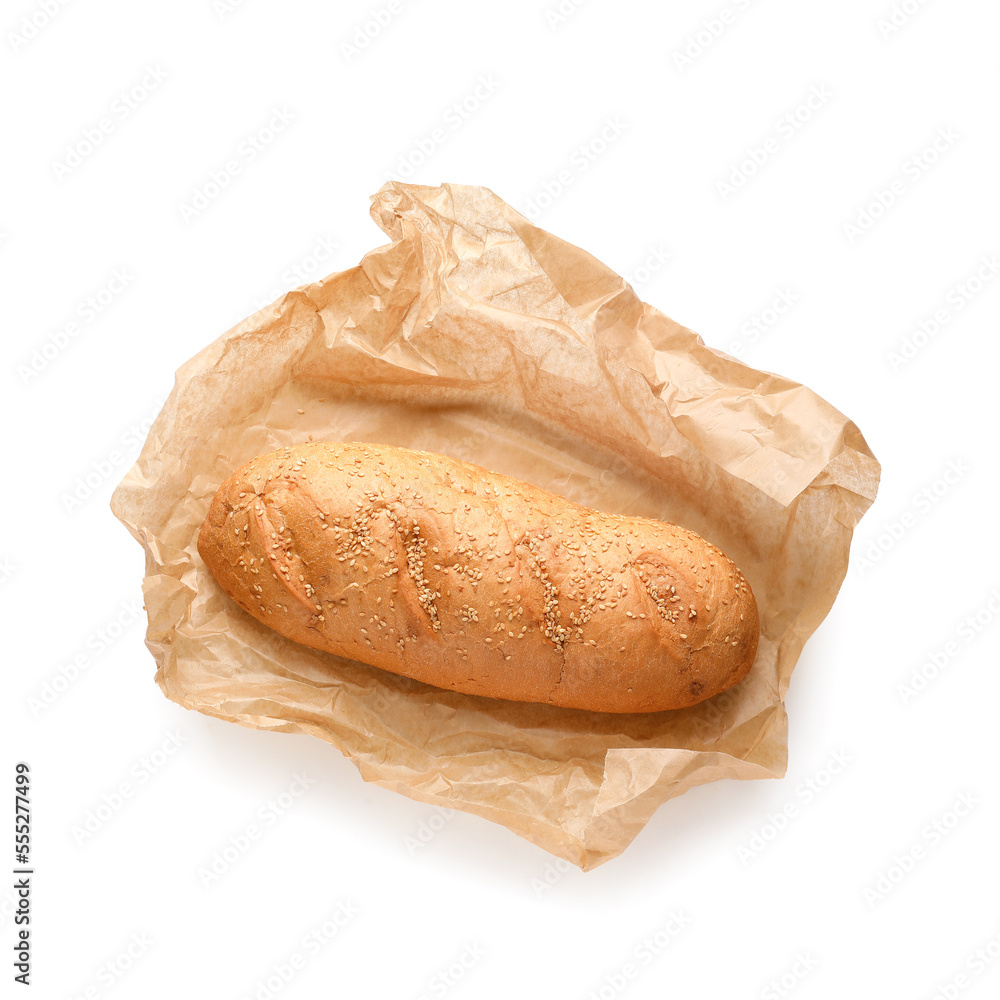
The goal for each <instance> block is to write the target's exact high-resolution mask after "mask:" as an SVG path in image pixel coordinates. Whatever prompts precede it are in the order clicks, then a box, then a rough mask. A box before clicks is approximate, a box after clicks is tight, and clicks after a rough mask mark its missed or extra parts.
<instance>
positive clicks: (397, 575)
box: [198, 442, 759, 712]
mask: <svg viewBox="0 0 1000 1000" xmlns="http://www.w3.org/2000/svg"><path fill="white" fill-rule="evenodd" d="M198 551H199V552H200V553H201V556H202V558H203V559H204V560H205V563H206V565H207V566H208V568H209V569H210V570H211V572H212V574H213V575H214V577H215V579H216V580H217V581H218V582H219V584H220V585H221V586H222V589H223V590H224V591H225V592H226V594H228V595H229V597H231V598H232V599H233V600H234V601H236V603H237V604H239V605H240V606H241V607H242V608H243V609H244V610H245V611H247V612H249V613H250V614H251V615H253V617H254V618H256V619H258V620H259V621H261V622H263V623H264V624H265V625H268V626H270V627H271V628H273V629H274V630H275V631H277V632H279V633H281V634H282V635H284V636H286V637H288V638H289V639H294V640H295V641H296V642H300V643H302V644H304V645H306V646H311V647H312V648H314V649H320V650H326V651H328V652H330V653H335V654H337V655H338V656H343V657H349V658H350V659H354V660H359V661H361V662H362V663H366V664H369V665H372V666H376V667H380V668H381V669H383V670H388V671H391V672H393V673H396V674H402V675H404V676H406V677H411V678H414V679H415V680H418V681H423V682H425V683H427V684H433V685H435V686H437V687H440V688H448V689H450V690H452V691H460V692H464V693H467V694H474V695H482V696H486V697H490V698H505V699H511V700H514V701H528V702H545V703H548V704H552V705H561V706H565V707H568V708H577V709H588V710H591V711H601V712H658V711H662V710H665V709H676V708H683V707H685V706H688V705H693V704H695V703H697V702H699V701H702V700H704V699H705V698H709V697H711V696H712V695H715V694H718V693H719V692H720V691H724V690H726V689H727V688H729V687H732V686H733V685H734V684H737V683H738V682H739V681H740V680H742V679H743V677H744V676H745V675H746V674H747V672H748V671H749V670H750V667H751V665H752V664H753V661H754V656H755V654H756V651H757V641H758V635H759V622H758V616H757V604H756V602H755V600H754V596H753V593H752V592H751V590H750V587H749V585H748V584H747V581H746V580H745V579H744V578H743V574H742V573H740V571H739V570H738V569H737V568H736V566H735V565H734V564H733V563H732V562H731V561H730V560H729V559H727V558H726V556H724V555H723V554H722V553H721V552H720V551H719V550H718V549H717V548H715V547H714V546H713V545H710V544H709V543H708V542H706V541H705V540H704V539H703V538H701V537H700V536H698V535H696V534H694V533H693V532H691V531H686V530H685V529H683V528H679V527H676V526H675V525H672V524H666V523H663V522H661V521H654V520H650V519H648V518H641V517H621V516H618V515H614V514H604V513H600V512H598V511H594V510H589V509H588V508H586V507H581V506H579V505H578V504H575V503H572V502H570V501H569V500H567V499H565V498H564V497H560V496H556V495H555V494H552V493H548V492H546V491H545V490H542V489H539V488H538V487H536V486H531V485H529V484H528V483H524V482H520V481H518V480H516V479H511V478H509V477H507V476H503V475H499V474H497V473H494V472H489V471H487V470H486V469H482V468H480V467H478V466H476V465H470V464H469V463H466V462H460V461H456V460H454V459H451V458H447V457H445V456H443V455H436V454H431V453H429V452H422V451H409V450H406V449H403V448H395V447H390V446H388V445H380V444H358V443H347V444H342V443H319V442H317V443H310V444H303V445H299V446H297V447H294V448H286V449H284V450H283V451H277V452H273V453H272V454H269V455H263V456H261V457H259V458H255V459H254V460H253V461H251V462H249V463H248V464H246V465H244V466H243V467H242V468H241V469H238V470H237V471H236V472H235V473H234V474H233V475H232V477H231V478H229V479H228V480H227V481H226V482H225V483H223V484H222V486H221V487H220V488H219V491H218V492H217V493H216V495H215V498H214V500H213V501H212V505H211V509H210V510H209V513H208V517H207V519H206V521H205V524H204V526H203V527H202V529H201V533H200V535H199V537H198Z"/></svg>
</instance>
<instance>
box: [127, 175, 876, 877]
mask: <svg viewBox="0 0 1000 1000" xmlns="http://www.w3.org/2000/svg"><path fill="white" fill-rule="evenodd" d="M372 216H373V217H374V219H375V221H376V222H377V223H378V224H379V226H381V228H382V229H383V230H384V231H385V232H386V233H387V234H388V235H389V237H390V238H391V240H392V242H391V243H390V244H389V245H387V246H382V247H379V248H378V249H375V250H373V251H371V253H368V254H366V255H365V257H364V258H363V259H362V260H361V262H360V263H359V264H358V265H357V266H356V267H352V268H350V269H348V270H346V271H341V272H339V273H337V274H332V275H330V276H329V277H327V278H324V279H323V280H322V281H319V282H316V283H315V284H311V285H306V286H304V287H302V288H298V289H296V290H294V291H291V292H288V294H286V295H284V296H282V297H281V298H280V299H278V300H277V301H276V302H275V303H274V304H272V305H270V306H268V307H267V308H265V309H262V310H260V311H259V312H257V313H255V314H254V315H252V316H250V317H248V318H247V319H245V320H244V321H243V322H242V323H240V324H238V325H237V326H235V327H234V328H233V329H231V330H230V331H229V332H228V333H225V334H224V335H223V336H221V337H220V338H219V339H218V340H216V341H215V342H214V343H213V344H210V345H209V346H208V347H206V348H205V349H204V350H203V351H201V353H200V354H198V355H196V356H195V357H194V358H192V359H191V360H190V361H189V362H187V364H185V365H184V366H183V367H182V368H181V369H180V370H179V371H178V373H177V380H176V385H175V387H174V390H173V391H172V392H171V394H170V397H169V398H168V400H167V402H166V404H165V405H164V407H163V410H162V411H161V413H160V414H159V416H158V418H157V420H156V422H155V423H154V425H153V427H152V429H151V430H150V432H149V437H148V439H147V441H146V443H145V446H144V448H143V450H142V453H141V455H140V457H139V459H138V461H137V462H136V464H135V466H134V467H133V468H132V469H131V470H130V471H129V473H128V475H127V476H126V477H125V479H124V480H123V481H122V483H121V484H120V485H119V487H118V489H117V490H116V492H115V494H114V497H113V498H112V509H113V510H114V513H115V514H116V515H117V516H118V517H119V518H120V519H121V520H122V521H123V522H124V523H125V525H126V526H127V527H128V529H129V530H130V531H131V533H132V534H133V535H134V536H135V537H136V538H137V539H138V540H139V542H141V544H142V546H143V548H144V549H145V551H146V575H145V579H144V580H143V593H144V595H145V603H146V608H147V611H148V615H149V628H148V631H147V638H146V643H147V645H148V647H149V649H150V651H151V652H152V653H153V656H154V658H155V660H156V664H157V671H156V682H157V683H158V684H159V685H160V687H161V689H162V690H163V692H164V694H166V695H167V697H168V698H171V699H172V700H174V701H176V702H178V703H179V704H181V705H183V706H185V707H186V708H191V709H196V710H197V711H199V712H204V713H206V714H208V715H213V716H217V717H219V718H222V719H229V720H230V721H233V722H238V723H240V724H242V725H246V726H253V727H256V728H260V729H274V730H280V731H282V732H301V733H312V734H313V735H315V736H318V737H319V738H320V739H323V740H326V741H327V742H329V743H332V744H333V745H334V746H335V747H337V749H338V750H340V751H341V752H342V753H343V754H345V755H346V756H348V757H349V758H350V759H351V760H352V761H353V762H354V763H355V765H356V766H357V768H358V770H359V771H360V772H361V775H362V777H363V778H364V779H365V780H366V781H373V782H376V783H377V784H379V785H383V786H385V787H387V788H391V789H394V790H396V791H398V792H401V793H402V794H404V795H408V796H410V797H411V798H414V799H419V800H421V801H423V802H428V803H434V804H437V805H440V806H444V807H449V808H454V809H463V810H466V811H467V812H472V813H475V814H477V815H479V816H484V817H486V818H487V819H490V820H493V821H494V822H496V823H501V824H503V825H504V826H506V827H508V828H509V829H510V830H513V831H514V832H515V833H516V834H519V835H520V836H522V837H525V838H527V839H528V840H530V841H532V842H533V843H535V844H537V845H538V846H540V847H542V848H544V849H545V850H547V851H549V852H551V853H552V854H554V855H557V856H558V857H560V858H565V859H566V860H568V861H570V862H572V863H574V864H576V865H579V866H580V867H581V868H584V869H590V868H593V867H595V866H597V865H599V864H601V863H602V862H604V861H607V860H608V859H609V858H613V857H615V856H616V855H618V854H619V853H621V852H622V851H623V850H624V849H625V847H626V846H627V845H628V844H629V843H630V842H631V841H632V839H633V838H634V837H635V836H636V834H637V833H638V832H639V831H640V830H641V829H642V827H643V826H644V825H645V824H646V822H647V821H648V820H649V818H650V816H651V815H652V814H653V812H654V811H655V810H656V809H657V808H658V807H659V806H660V805H661V804H662V803H663V802H664V801H666V800H667V799H669V798H672V797H673V796H676V795H680V794H681V793H682V792H685V791H686V790H687V789H689V788H691V787H693V786H694V785H698V784H702V783H704V782H709V781H715V780H717V779H719V778H773V777H780V776H781V775H782V774H783V773H784V770H785V766H786V755H787V754H786V751H787V738H786V716H785V709H784V706H783V703H782V698H783V695H784V693H785V690H786V688H787V686H788V682H789V678H790V676H791V673H792V668H793V667H794V665H795V661H796V659H797V658H798V656H799V653H800V651H801V650H802V646H803V644H804V643H805V641H806V639H807V638H808V637H809V635H810V634H811V633H812V632H813V631H814V630H815V629H816V627H817V626H818V625H819V623H820V622H821V621H822V620H823V618H824V616H825V615H826V613H827V612H828V611H829V609H830V606H831V605H832V603H833V600H834V598H835V596H836V594H837V591H838V589H839V587H840V584H841V582H842V580H843V578H844V574H845V572H846V570H847V561H848V549H849V546H850V541H851V534H852V532H853V529H854V528H855V526H856V525H857V523H858V520H859V519H860V518H861V516H862V514H863V513H864V512H865V510H866V509H867V508H868V507H869V505H870V504H871V502H872V501H873V500H874V498H875V492H876V489H877V485H878V477H879V465H878V463H877V461H876V460H875V458H874V457H873V455H872V453H871V451H870V450H869V449H868V447H867V445H866V444H865V441H864V438H863V437H862V436H861V433H860V432H859V431H858V429H857V427H856V426H855V425H854V424H853V423H852V422H851V421H850V420H848V419H847V418H846V417H845V416H844V415H843V414H841V413H839V412H838V411H837V410H836V409H834V407H832V406H831V405H830V404H828V403H826V402H825V401H824V400H822V399H820V398H819V397H818V396H817V395H816V394H815V393H813V392H811V391H810V390H809V389H807V388H805V387H803V386H801V385H798V384H796V383H795V382H791V381H789V380H788V379H784V378H781V377H779V376H776V375H772V374H768V373H766V372H761V371H756V370H755V369H753V368H750V367H748V366H746V365H744V364H742V363H740V362H739V361H737V360H735V359H734V358H731V357H729V356H727V355H725V354H722V353H720V352H719V351H715V350H713V349H711V348H709V347H707V346H706V345H705V344H704V343H703V342H702V340H701V338H700V337H698V336H697V335H696V334H694V333H693V332H692V331H691V330H688V329H686V328H685V327H682V326H680V325H678V324H677V323H675V322H673V320H671V319H669V318H668V317H667V316H665V315H664V314H663V313H661V312H659V311H658V310H656V309H654V308H653V307H652V306H650V305H647V304H646V303H644V302H641V301H640V300H639V299H638V297H637V296H636V295H635V293H634V292H633V290H632V288H631V287H630V286H629V285H628V284H627V283H626V282H625V280H624V279H623V278H621V277H620V276H619V275H617V274H615V273H614V272H613V271H612V270H610V269H609V268H608V267H605V266H604V265H603V264H601V263H600V261H598V260H597V259H596V258H594V257H592V256H591V255H590V254H589V253H586V252H585V251H583V250H581V249H580V248H578V247H575V246H572V245H571V244H569V243H566V242H564V241H563V240H560V239H559V238H558V237H556V236H553V235H552V234H550V233H547V232H545V231H544V230H542V229H539V228H538V227H537V226H535V225H533V224H532V223H531V222H529V221H528V220H527V219H525V218H524V217H523V216H521V215H519V214H518V213H517V212H516V211H514V210H513V209H512V208H511V207H510V206H509V205H507V204H506V203H505V202H503V201H502V200H501V199H500V198H498V197H497V196H496V195H495V194H493V193H492V192H491V191H489V190H487V189H486V188H481V187H466V186H459V185H453V184H445V185H443V186H441V187H423V186H418V185H414V184H403V183H395V182H390V183H388V184H386V185H385V186H384V187H383V188H382V189H381V190H380V191H379V192H378V194H376V195H375V196H374V197H373V199H372ZM309 439H313V440H345V441H377V442H384V443H388V444H393V445H401V446H404V447H408V448H417V449H423V450H425V451H435V452H441V453H443V454H446V455H451V456H453V457H455V458H460V459H465V460H467V461H471V462H475V463H477V464H479V465H483V466H486V467H487V468H490V469H493V470H495V471H498V472H502V473H505V474H507V475H510V476H515V477H517V478H519V479H523V480H527V481H529V482H532V483H536V484H537V485H539V486H541V487H544V488H545V489H548V490H551V491H553V492H555V493H560V494H563V495H564V496H567V497H569V498H570V499H571V500H574V501H576V502H577V503H581V504H584V505H586V506H589V507H595V508H598V509H601V510H605V511H611V512H614V513H618V514H638V515H642V516H645V517H654V518H659V519H661V520H665V521H672V522H675V523H677V524H680V525H683V526H684V527H686V528H690V529H693V530H694V531H696V532H698V533H699V534H701V535H702V536H704V537H705V538H707V539H708V540H709V541H711V542H713V543H714V544H715V545H717V546H719V547H720V548H721V549H722V550H723V551H724V552H725V553H726V554H727V555H729V557H730V558H732V559H733V560H734V561H735V562H736V564H737V565H738V566H739V567H740V568H741V569H742V571H743V573H744V574H745V576H746V577H747V579H748V580H749V581H750V584H751V586H752V587H753V591H754V594H755V595H756V598H757V602H758V604H759V607H760V615H761V640H760V647H759V650H758V653H757V660H756V663H755V664H754V667H753V670H752V671H751V673H750V675H749V677H748V678H747V679H746V680H745V681H743V683H742V684H740V685H738V686H737V687H736V688H735V689H732V690H730V691H728V692H726V693H724V694H722V695H719V696H717V697H715V698H712V699H710V700H709V701H706V702H703V703H702V704H700V705H696V706H694V707H692V708H688V709H684V710H681V711H674V712H660V713H651V714H644V715H625V716H623V715H612V714H597V713H589V712H581V711H576V710H572V709H563V708H558V707H552V706H547V705H533V704H520V703H514V702H505V701H499V700H492V699H488V698H481V697H475V696H470V695H463V694H457V693H453V692H449V691H443V690H439V689H437V688H433V687H430V686H428V685H425V684H421V683H419V682H417V681H412V680H409V679H407V678H403V677H397V676H395V675H393V674H389V673H386V672H384V671H381V670H378V669H376V668H374V667H368V666H365V665H363V664H360V663H356V662H354V661H350V660H345V659H341V658H339V657H336V656H333V655H330V654H327V653H322V652H318V651H316V650H313V649H308V648H306V647H304V646H300V645H298V644H296V643H294V642H292V641H291V640H289V639H285V638H283V637H282V636H280V635H278V634H277V633H276V632H273V631H271V630H270V629H268V628H267V627H265V626H264V625H262V624H260V623H258V622H257V621H255V620H254V619H253V618H251V617H250V616H249V615H247V614H245V613H244V612H243V611H242V610H241V609H240V608H239V607H237V606H236V604H234V603H233V602H232V601H230V600H229V599H228V598H227V597H226V596H225V595H224V594H223V593H222V591H221V590H220V588H219V586H218V585H217V584H216V582H215V580H214V578H213V577H212V576H211V574H210V573H209V572H208V570H207V569H206V567H205V566H204V564H203V563H202V561H201V559H200V557H199V556H198V552H197V549H196V538H197V534H198V530H199V528H200V526H201V524H202V521H203V520H204V518H205V515H206V513H207V511H208V506H209V502H210V500H211V498H212V496H213V494H214V493H215V491H216V489H217V488H218V486H219V485H220V484H221V483H222V482H223V481H224V480H225V479H226V478H228V476H229V475H230V474H231V473H232V472H233V471H234V470H235V469H236V468H237V467H238V466H240V465H242V464H243V463H244V462H246V461H248V460H249V459H251V458H253V457H254V456H255V455H259V454H261V453H263V452H268V451H273V450H275V449H277V448H280V447H282V446H285V445H293V444H297V443H299V442H301V441H306V440H309Z"/></svg>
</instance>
